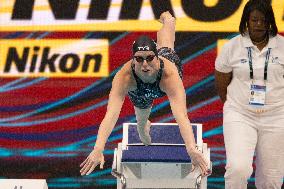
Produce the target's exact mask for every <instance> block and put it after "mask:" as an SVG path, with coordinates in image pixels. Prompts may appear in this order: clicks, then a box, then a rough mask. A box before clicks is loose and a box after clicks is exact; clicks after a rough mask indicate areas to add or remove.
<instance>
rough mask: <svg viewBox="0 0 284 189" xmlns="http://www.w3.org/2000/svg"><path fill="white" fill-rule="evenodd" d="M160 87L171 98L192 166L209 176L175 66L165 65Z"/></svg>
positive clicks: (173, 110)
mask: <svg viewBox="0 0 284 189" xmlns="http://www.w3.org/2000/svg"><path fill="white" fill-rule="evenodd" d="M166 66H167V67H166ZM160 87H161V89H162V90H163V91H165V92H166V94H167V96H168V98H169V101H170V106H171V110H172V113H173V115H174V117H175V119H176V122H177V123H178V125H179V129H180V133H181V136H182V138H183V140H184V143H185V146H186V150H187V153H188V155H189V156H190V158H191V161H192V164H193V165H194V166H197V167H199V168H200V171H201V174H202V176H205V175H207V174H209V172H208V170H209V168H208V162H206V160H205V158H204V156H203V154H202V153H201V152H199V151H198V150H197V149H196V143H195V139H194V135H193V131H192V127H191V124H190V121H189V119H188V115H187V108H186V94H185V90H184V86H183V83H182V80H181V79H180V77H179V74H178V72H177V70H176V67H175V65H174V64H171V63H170V64H165V72H164V75H163V78H162V80H161V82H160Z"/></svg>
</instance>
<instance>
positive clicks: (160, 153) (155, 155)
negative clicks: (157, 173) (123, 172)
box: [121, 145, 191, 163]
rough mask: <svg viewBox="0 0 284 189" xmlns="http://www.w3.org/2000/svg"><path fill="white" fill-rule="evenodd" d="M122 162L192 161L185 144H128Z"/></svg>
mask: <svg viewBox="0 0 284 189" xmlns="http://www.w3.org/2000/svg"><path fill="white" fill-rule="evenodd" d="M121 162H170V163H191V160H190V157H189V155H188V154H187V151H186V148H185V146H155V145H153V146H128V150H123V152H122V159H121Z"/></svg>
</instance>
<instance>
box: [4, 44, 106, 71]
mask: <svg viewBox="0 0 284 189" xmlns="http://www.w3.org/2000/svg"><path fill="white" fill-rule="evenodd" d="M0 47H1V48H0V74H1V76H2V77H3V76H4V77H13V76H19V75H21V76H32V77H35V76H36V77H93V76H96V77H106V76H108V41H107V40H94V39H93V40H66V39H65V40H62V39H61V40H55V39H53V40H51V39H49V40H47V39H41V40H27V39H26V40H19V39H18V40H0Z"/></svg>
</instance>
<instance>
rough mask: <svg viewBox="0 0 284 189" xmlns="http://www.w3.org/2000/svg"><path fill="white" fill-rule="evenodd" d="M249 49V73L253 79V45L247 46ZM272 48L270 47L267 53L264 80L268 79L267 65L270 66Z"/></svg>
mask: <svg viewBox="0 0 284 189" xmlns="http://www.w3.org/2000/svg"><path fill="white" fill-rule="evenodd" d="M247 50H248V58H249V70H250V72H249V74H250V79H253V68H252V57H251V47H247ZM270 51H271V48H268V50H267V53H266V55H265V66H264V80H265V81H266V80H267V67H268V61H269V56H270Z"/></svg>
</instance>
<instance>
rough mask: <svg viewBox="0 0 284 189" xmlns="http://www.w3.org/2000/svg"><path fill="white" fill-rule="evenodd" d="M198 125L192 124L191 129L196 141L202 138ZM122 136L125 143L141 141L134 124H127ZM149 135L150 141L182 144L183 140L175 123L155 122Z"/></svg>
mask: <svg viewBox="0 0 284 189" xmlns="http://www.w3.org/2000/svg"><path fill="white" fill-rule="evenodd" d="M197 127H198V125H194V124H192V130H193V133H194V137H195V141H197V142H198V137H197V136H198V135H199V134H200V137H199V138H202V136H201V135H202V134H201V133H202V129H201V127H200V129H201V131H199V132H200V133H199V132H198V129H197ZM123 136H124V137H127V144H130V145H131V144H137V143H141V140H140V138H139V135H138V131H137V125H136V124H131V123H129V124H128V128H127V129H125V130H124V133H123ZM150 136H151V139H152V143H153V144H154V143H164V144H184V141H183V139H182V137H181V134H180V130H179V127H178V125H177V124H167V125H163V124H161V125H159V124H155V125H152V126H151V130H150Z"/></svg>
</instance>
